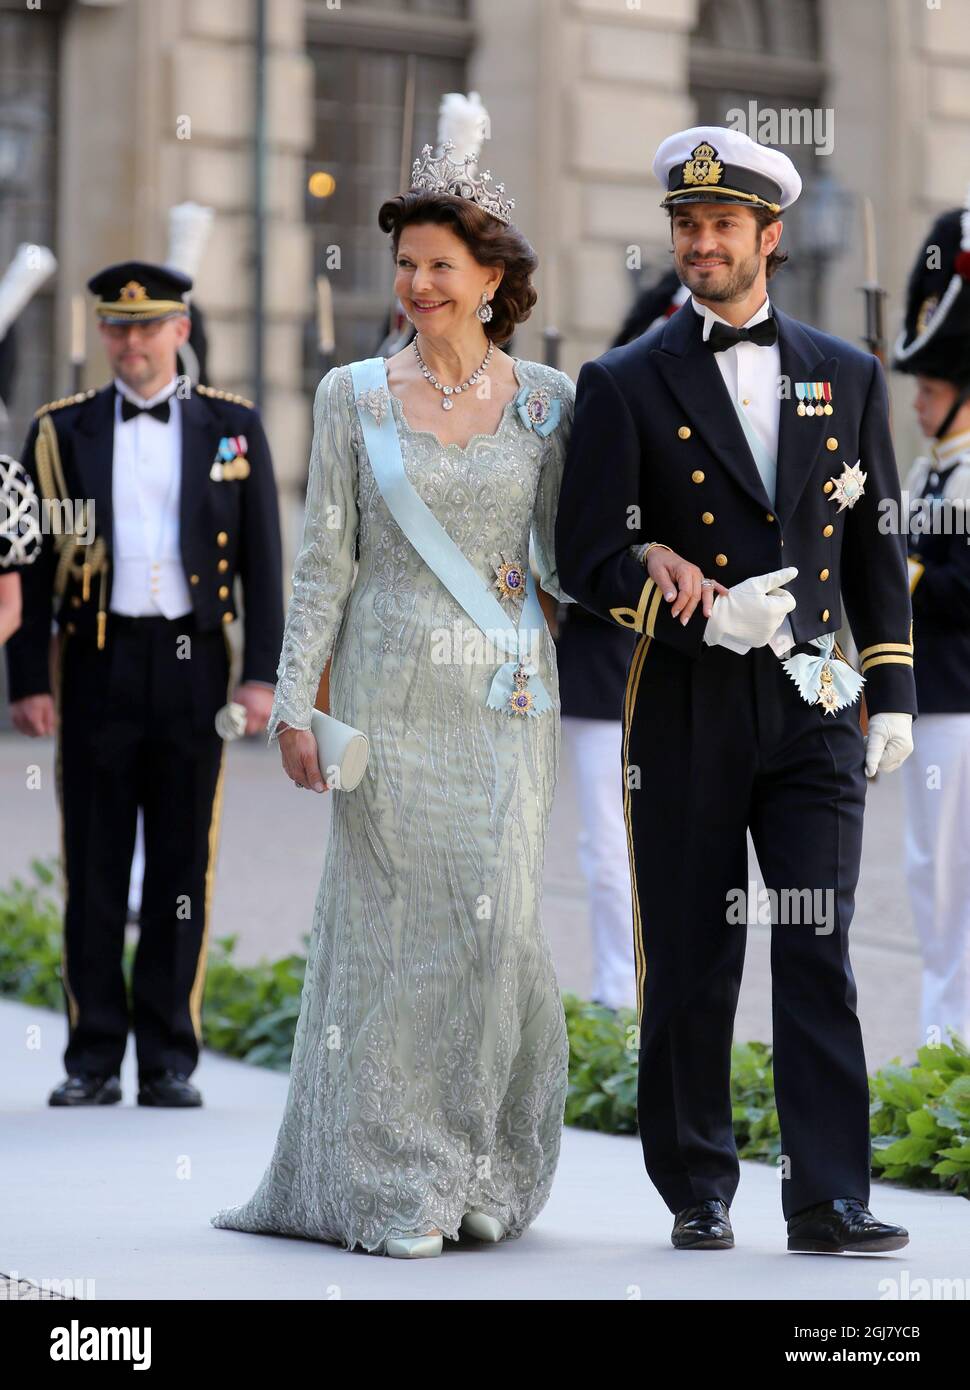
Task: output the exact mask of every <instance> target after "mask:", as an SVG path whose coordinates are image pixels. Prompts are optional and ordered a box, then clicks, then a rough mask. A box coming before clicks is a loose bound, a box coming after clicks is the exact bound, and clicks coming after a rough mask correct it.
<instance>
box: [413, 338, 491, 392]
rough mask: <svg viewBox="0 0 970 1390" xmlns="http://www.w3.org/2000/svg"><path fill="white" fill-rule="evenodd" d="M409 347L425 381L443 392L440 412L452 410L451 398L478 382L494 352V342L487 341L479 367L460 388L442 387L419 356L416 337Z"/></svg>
mask: <svg viewBox="0 0 970 1390" xmlns="http://www.w3.org/2000/svg"><path fill="white" fill-rule="evenodd" d="M411 346H412V347H413V348H414V351H415V355H416V356H417V359H418V365H419V366H420V368H421V375H422V376H423V377H424V378H425V380H426V381H430V382H431V385H432V386H433V387H434V388H435V390H437V391H443V392H444V399H443V400H442V402H441V409H442V410H452V409H453V408H454V404H455V403H454V401H453V400H452V399H451V398H452V396H456V395H457V394H458V393H459V392H460V391H467V390H468V388H469V386H474V385H475V382H476V381H478V379H479V377H480V376H481V375H482V373H483V372H484V371H485V368H486V367H487V366H488V364H489V362H490V361H491V357H492V353H493V352H494V350H495V343H494V341H493V340H489V344H488V352H486V354H485V357H484V360H483V361H482V364H481V366H480V367H477V368H476V370H475V371H473V372H472V374H471V376H470V377H469V378H468V380H467V381H463V382H462V384H461V385H460V386H443V385H442V384H441V382H440V381H439V380H438V378H437V377H436V376H435V375H434V373H433V372H432V371H431V370H430V368H429V367H428V365H427V363H426V362H425V360H424V358H423V357H422V356H421V349H420V348H419V347H418V340H417V338H416V337H415V338H412V339H411Z"/></svg>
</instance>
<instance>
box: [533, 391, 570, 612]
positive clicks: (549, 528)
mask: <svg viewBox="0 0 970 1390" xmlns="http://www.w3.org/2000/svg"><path fill="white" fill-rule="evenodd" d="M554 375H555V385H554V387H553V389H554V391H555V394H557V395H558V396H559V398H560V401H561V405H560V415H559V423H558V424H557V425H556V426H555V428H554V429H553V430H552V431H551V433H550V434H548V435H547V436H546V441H545V442H546V447H545V450H544V452H543V459H542V472H541V473H540V475H539V486H538V488H537V490H536V500H535V508H534V510H533V513H532V554H531V559H532V561H533V563H534V564H535V568H536V569H537V570H538V572H539V582H540V584H541V585H542V587H543V588H544V589H545V590H546V592H547V593H550V594H552V596H553V598H556V599H558V600H559V601H560V603H574V602H575V600H574V599H572V598H571V597H570V596H569V594H564V593H563V592H562V590H561V589H560V587H559V572H558V568H557V565H556V543H555V537H556V511H557V510H558V507H559V488H560V485H561V483H562V474H563V466H564V463H565V459H566V446H567V445H568V443H569V432H570V430H571V429H572V423H573V408H574V406H575V402H576V387H575V385H574V384H573V382H572V381H571V380H570V379H569V377H568V376H566V374H565V372H556V373H555V374H554Z"/></svg>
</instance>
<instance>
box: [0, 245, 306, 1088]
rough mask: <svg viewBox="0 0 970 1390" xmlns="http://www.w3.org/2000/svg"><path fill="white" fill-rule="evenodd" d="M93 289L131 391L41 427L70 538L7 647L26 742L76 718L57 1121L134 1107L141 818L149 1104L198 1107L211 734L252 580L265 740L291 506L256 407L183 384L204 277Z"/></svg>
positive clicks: (58, 535)
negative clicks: (129, 1066) (130, 1038)
mask: <svg viewBox="0 0 970 1390" xmlns="http://www.w3.org/2000/svg"><path fill="white" fill-rule="evenodd" d="M88 287H89V289H91V290H92V291H93V292H94V294H95V295H97V297H98V299H97V306H96V312H97V315H98V318H99V321H100V325H101V333H102V339H103V342H104V347H105V351H106V353H107V355H108V357H109V360H110V362H111V365H112V367H113V369H114V372H115V379H114V382H113V383H112V384H111V385H109V386H106V387H104V388H103V389H102V390H100V391H94V390H90V391H83V392H80V393H78V394H77V395H74V396H70V397H67V398H66V399H64V400H59V401H53V402H51V403H50V404H48V405H45V406H43V407H42V408H41V409H40V410H39V411H38V412H37V416H36V418H35V420H34V423H33V426H32V428H31V430H30V433H29V435H28V438H27V442H26V445H25V447H24V453H23V459H22V462H23V463H24V466H25V467H26V469H27V470H28V472H29V474H30V477H31V480H32V482H33V483H34V486H35V488H36V489H37V491H38V494H39V495H40V496H41V497H42V498H44V499H46V501H47V503H48V504H51V503H54V504H57V503H58V502H60V503H62V504H63V506H62V507H61V508H60V515H61V516H62V517H63V518H64V519H63V522H62V523H61V528H60V530H59V531H58V530H57V529H56V528H54V527H53V526H50V527H47V528H45V533H44V535H43V549H42V552H41V554H40V556H39V557H38V558H37V560H36V562H35V563H34V564H32V565H29V566H27V567H25V568H24V569H23V570H22V571H21V579H22V584H23V622H22V626H21V627H20V629H19V630H18V631H17V632H16V633H15V634H14V636H13V637H12V638H11V639H10V641H9V643H8V645H7V660H8V669H9V684H10V698H11V715H12V718H13V721H14V724H15V726H16V727H17V728H18V729H20V730H21V731H22V732H24V733H27V734H31V735H34V736H36V735H38V734H41V733H44V732H48V731H50V729H51V728H52V726H53V725H54V724H55V712H56V714H57V715H58V716H59V717H58V718H57V719H56V739H57V747H56V767H57V792H58V803H59V809H60V813H61V830H62V845H61V851H62V865H63V875H64V880H63V888H64V900H65V915H64V953H63V960H62V975H63V984H64V993H65V997H66V1002H67V1010H68V1043H67V1049H66V1052H65V1055H64V1060H65V1067H66V1070H67V1073H68V1076H67V1080H66V1081H65V1082H63V1083H62V1084H61V1085H60V1086H58V1087H57V1089H56V1090H55V1091H54V1092H53V1093H52V1094H51V1097H50V1103H51V1104H52V1105H78V1104H99V1105H100V1104H110V1103H112V1102H115V1101H117V1100H120V1098H121V1087H120V1080H119V1072H120V1068H121V1062H122V1059H123V1057H124V1052H125V1046H126V1042H127V1034H128V1028H129V1004H128V1000H127V998H126V992H125V982H124V978H123V975H122V947H123V942H124V927H125V917H126V905H127V897H128V884H129V875H130V871H131V860H132V850H133V846H134V839H135V826H136V821H137V813H138V808H139V806H140V807H142V809H143V813H144V826H145V880H144V889H143V896H142V908H141V917H140V930H139V939H138V947H137V952H136V956H135V961H134V976H133V982H132V983H133V998H132V1004H131V1015H132V1022H133V1027H134V1032H135V1043H136V1053H137V1063H138V1078H139V1090H138V1102H139V1104H142V1105H199V1104H201V1096H200V1094H199V1092H198V1090H197V1088H196V1087H195V1086H193V1085H192V1084H191V1082H190V1081H189V1079H188V1078H189V1076H190V1075H191V1073H192V1071H193V1070H194V1068H195V1066H196V1064H197V1062H198V1058H199V1049H200V1046H201V1044H202V1029H201V1004H202V989H203V983H204V978H205V966H206V953H207V941H208V931H209V922H210V913H211V904H212V892H213V887H214V877H215V864H216V856H217V851H218V842H219V829H220V818H221V810H222V786H223V774H224V770H225V763H224V758H225V744H224V743H223V741H222V739H221V738H220V736H219V734H218V733H217V732H216V728H215V722H214V721H215V717H216V714H217V712H218V711H219V710H220V709H221V708H222V707H223V706H224V705H225V704H226V703H227V701H228V700H229V698H230V670H231V652H230V644H229V635H228V627H229V624H231V623H232V622H234V621H235V620H236V617H237V608H236V600H235V596H234V587H235V581H236V579H237V578H238V579H239V580H240V581H241V584H242V589H243V595H244V600H245V633H244V647H243V659H242V678H241V682H240V684H239V686H238V688H237V689H236V691H235V693H234V695H233V696H232V698H234V699H235V700H236V701H237V702H238V703H240V704H241V705H243V706H244V707H245V709H246V721H247V722H246V731H247V732H250V733H254V732H257V731H258V730H260V729H263V728H265V726H266V722H267V719H268V716H269V712H270V708H271V706H272V699H273V691H274V688H275V679H276V664H277V661H278V657H279V651H280V646H281V641H282V629H283V602H282V582H281V546H280V533H279V518H278V510H277V496H276V486H275V482H274V478H273V468H272V462H271V459H270V452H269V447H268V444H267V441H266V436H265V434H264V432H263V427H262V423H261V421H260V418H259V414H258V412H257V410H256V409H255V408H254V406H253V404H252V402H251V401H247V400H245V399H244V398H243V397H241V396H234V395H229V394H228V393H226V392H224V391H216V390H212V389H210V388H207V387H203V386H198V387H195V388H194V389H191V387H190V383H188V382H186V381H185V380H184V379H183V378H179V377H177V376H176V354H177V352H178V350H179V348H180V347H181V345H182V343H183V341H184V338H185V337H186V336H187V333H188V327H189V320H188V315H187V312H186V309H187V306H186V304H185V302H184V299H183V296H184V294H185V292H186V291H187V290H188V289H189V288H190V287H191V281H190V280H189V278H188V277H187V276H184V275H182V274H180V273H178V272H176V271H172V270H169V269H166V268H163V267H160V266H154V265H148V264H145V263H143V262H135V261H133V262H127V263H125V264H123V265H117V266H112V267H110V268H109V269H107V270H104V271H102V272H101V273H100V274H99V275H96V276H95V277H94V278H93V279H92V280H91V281H89V284H88ZM55 509H56V508H55V507H51V515H53V514H54V512H55ZM55 607H56V620H57V629H58V636H57V643H56V647H57V651H56V658H57V659H56V662H55V663H54V664H55V666H56V670H55V671H54V672H53V673H52V672H51V671H50V670H49V660H48V654H49V646H50V634H51V616H52V609H54V608H55ZM52 675H53V679H52Z"/></svg>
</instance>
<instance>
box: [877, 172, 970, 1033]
mask: <svg viewBox="0 0 970 1390" xmlns="http://www.w3.org/2000/svg"><path fill="white" fill-rule="evenodd" d="M964 228H966V230H964ZM893 366H894V367H896V369H897V370H898V371H901V372H908V373H909V374H911V375H913V376H915V377H916V400H915V407H916V415H917V418H918V420H919V423H920V427H921V429H922V431H923V433H924V434H925V435H926V436H927V438H928V439H930V440H932V444H931V446H930V450H929V453H928V454H927V455H925V456H923V457H921V458H918V459H916V461H915V462H914V464H913V467H912V469H911V470H910V473H909V476H908V477H907V479H906V484H905V488H904V496H905V497H906V499H907V501H908V504H909V505H908V512H909V516H908V520H909V527H908V540H909V562H910V586H911V594H912V604H913V636H914V640H915V643H916V653H915V657H916V666H915V670H916V694H917V699H918V701H919V713H920V717H919V720H918V721H917V724H916V727H915V729H914V737H913V744H914V756H913V757H912V758H911V759H910V761H909V762H908V763H907V764H906V767H905V769H904V778H903V785H904V790H905V793H906V876H907V880H908V883H909V890H910V897H911V900H912V906H913V918H914V921H915V923H916V930H917V934H918V936H919V939H920V947H921V950H922V955H923V982H922V998H921V1002H920V1039H919V1041H920V1045H921V1046H922V1045H926V1044H930V1045H933V1044H936V1043H940V1042H943V1043H946V1042H948V1041H950V1039H949V1032H950V1030H952V1031H953V1032H955V1033H956V1034H957V1036H958V1037H960V1038H962V1040H963V1041H964V1043H970V829H968V827H970V199H968V206H967V207H966V208H954V209H952V210H951V211H950V212H946V213H944V214H943V215H942V217H939V218H938V219H937V220H936V222H935V223H934V225H933V226H932V228H931V229H930V232H929V235H928V237H927V238H926V242H925V244H924V245H923V246H921V247H920V248H919V251H918V252H917V256H916V260H915V263H914V265H913V270H912V273H911V275H910V280H909V286H908V292H907V304H906V322H905V326H904V328H903V331H902V333H901V334H900V336H899V340H898V342H897V343H896V348H895V355H894V360H893Z"/></svg>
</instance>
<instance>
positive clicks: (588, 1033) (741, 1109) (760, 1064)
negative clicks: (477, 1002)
mask: <svg viewBox="0 0 970 1390" xmlns="http://www.w3.org/2000/svg"><path fill="white" fill-rule="evenodd" d="M30 867H31V870H32V871H33V877H34V881H33V882H32V883H26V882H24V881H23V880H22V879H20V878H15V879H13V880H12V881H11V883H10V885H9V887H8V888H6V889H0V996H4V995H5V996H6V997H8V998H13V999H20V1000H22V1001H23V1002H24V1003H26V1004H34V1005H38V1006H41V1007H44V1008H50V1009H59V1008H61V1007H62V1006H63V992H62V987H61V910H62V908H61V902H60V895H59V892H58V890H57V887H56V883H57V875H58V867H57V861H56V860H52V861H42V860H38V859H35V860H33V861H32V862H31V866H30ZM237 941H238V938H237V937H235V936H226V937H221V938H218V939H217V940H215V941H214V942H213V943H212V944H211V947H210V950H209V954H208V960H207V965H206V982H205V991H204V997H203V1029H204V1035H205V1041H206V1046H207V1047H210V1048H212V1049H213V1051H216V1052H221V1053H224V1054H226V1055H227V1056H230V1057H237V1058H239V1059H240V1060H241V1061H244V1062H249V1063H251V1064H252V1065H255V1066H262V1067H269V1068H271V1069H272V1070H274V1071H286V1070H287V1068H288V1067H289V1063H290V1056H291V1054H292V1051H293V1037H294V1034H295V1032H296V1025H297V1020H298V1018H299V1015H300V1004H301V1002H302V997H303V983H304V977H305V973H306V957H305V955H299V954H294V955H289V956H284V957H283V958H282V959H281V960H276V961H266V960H262V961H260V962H259V963H258V964H256V965H248V966H242V965H238V964H237V963H236V961H235V960H234V959H233V955H234V952H235V948H236V944H237ZM303 941H304V948H306V946H307V944H308V941H309V938H308V937H304V938H303ZM133 949H134V948H133V946H132V944H131V943H130V942H128V943H126V947H125V954H124V969H125V973H126V976H127V977H128V978H130V971H131V962H132V956H133ZM563 1009H564V1012H565V1017H566V1029H567V1032H568V1035H569V1086H568V1091H567V1096H566V1123H567V1124H570V1125H576V1126H578V1127H580V1128H583V1129H595V1130H600V1131H601V1132H603V1133H605V1134H634V1133H636V1128H637V1059H638V1052H639V1039H638V1033H637V1020H636V1014H635V1013H634V1011H633V1010H632V1009H618V1010H616V1011H614V1010H612V1009H607V1008H604V1007H602V1006H601V1005H599V1004H593V1003H589V1002H587V1001H586V1000H583V999H580V998H578V997H577V996H576V995H575V994H569V993H564V994H563ZM869 1095H870V1123H871V1131H872V1149H873V1170H874V1172H875V1174H876V1176H878V1177H882V1178H886V1179H888V1180H891V1181H895V1182H900V1183H905V1184H906V1185H908V1186H910V1187H925V1188H937V1189H945V1190H948V1191H952V1192H957V1193H961V1194H962V1195H964V1196H970V1049H968V1048H967V1046H966V1044H965V1043H964V1042H963V1041H962V1040H961V1039H959V1038H957V1037H956V1036H952V1037H951V1041H950V1043H949V1044H940V1045H939V1046H936V1047H932V1046H927V1047H922V1048H920V1050H919V1052H918V1053H917V1062H916V1065H915V1066H912V1067H907V1066H903V1065H902V1064H901V1062H900V1060H899V1058H898V1057H897V1058H895V1059H894V1060H893V1062H892V1063H890V1065H889V1066H886V1067H883V1068H882V1069H881V1070H879V1071H877V1072H876V1073H875V1074H874V1075H873V1076H871V1077H870V1078H869ZM731 1105H732V1114H733V1120H734V1134H735V1140H736V1142H737V1146H738V1153H739V1154H740V1156H741V1157H742V1158H754V1159H760V1160H761V1161H763V1162H766V1163H775V1162H777V1159H778V1155H779V1152H780V1148H781V1137H780V1132H779V1125H778V1112H777V1109H776V1108H775V1095H774V1078H773V1074H772V1051H771V1047H770V1046H769V1045H768V1044H767V1043H762V1042H748V1043H735V1045H734V1047H733V1048H732V1052H731Z"/></svg>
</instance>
